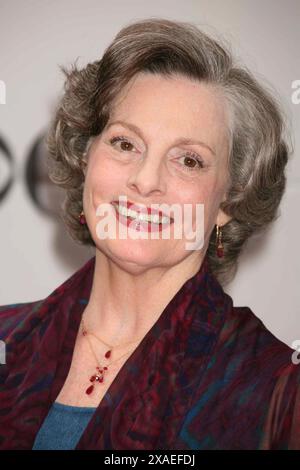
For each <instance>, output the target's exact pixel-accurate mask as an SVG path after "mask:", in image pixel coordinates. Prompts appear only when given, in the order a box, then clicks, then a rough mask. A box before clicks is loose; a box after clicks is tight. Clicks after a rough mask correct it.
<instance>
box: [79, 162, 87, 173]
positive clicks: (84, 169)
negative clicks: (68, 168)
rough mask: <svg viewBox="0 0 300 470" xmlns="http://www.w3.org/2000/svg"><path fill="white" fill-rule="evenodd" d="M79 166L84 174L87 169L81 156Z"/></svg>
mask: <svg viewBox="0 0 300 470" xmlns="http://www.w3.org/2000/svg"><path fill="white" fill-rule="evenodd" d="M80 168H81V169H82V172H83V174H84V176H85V175H86V170H87V161H86V160H85V159H84V158H82V160H81V161H80Z"/></svg>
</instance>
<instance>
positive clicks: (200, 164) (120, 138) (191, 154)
mask: <svg viewBox="0 0 300 470" xmlns="http://www.w3.org/2000/svg"><path fill="white" fill-rule="evenodd" d="M116 142H127V143H128V144H130V145H133V144H132V143H131V142H130V141H129V140H128V139H127V138H126V137H123V136H116V137H112V138H111V139H110V140H109V143H110V144H111V145H112V146H114V144H115V143H116ZM121 151H122V152H130V150H121ZM182 156H183V157H188V158H192V159H194V160H195V161H196V163H197V168H196V167H192V168H191V167H188V166H185V165H183V166H184V167H185V169H186V170H187V171H196V170H197V169H202V168H204V163H203V161H202V159H201V158H200V157H199V155H198V154H197V153H194V152H191V151H189V150H187V151H186V152H185V154H184V155H182Z"/></svg>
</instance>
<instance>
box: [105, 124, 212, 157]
mask: <svg viewBox="0 0 300 470" xmlns="http://www.w3.org/2000/svg"><path fill="white" fill-rule="evenodd" d="M117 124H119V125H121V126H123V127H127V128H128V129H130V130H131V131H133V132H135V133H136V134H137V135H139V136H140V137H141V138H142V139H143V140H145V138H144V136H143V133H142V131H141V129H139V127H137V126H136V125H135V124H132V123H130V122H125V121H120V120H118V121H113V122H111V123H109V124H108V125H107V126H106V130H108V129H109V128H110V127H112V126H114V125H117ZM178 144H184V145H195V144H196V145H201V146H202V147H205V148H207V149H208V150H209V151H210V152H211V153H212V154H213V155H214V156H215V157H216V152H215V151H214V150H213V149H212V148H211V147H210V146H209V145H208V144H206V143H205V142H202V141H201V140H195V139H188V138H186V137H179V138H178V139H176V141H175V142H174V145H178Z"/></svg>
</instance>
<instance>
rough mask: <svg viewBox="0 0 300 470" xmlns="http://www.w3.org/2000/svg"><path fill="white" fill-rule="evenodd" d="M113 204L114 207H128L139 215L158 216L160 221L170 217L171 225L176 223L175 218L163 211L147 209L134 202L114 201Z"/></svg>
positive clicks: (143, 205)
mask: <svg viewBox="0 0 300 470" xmlns="http://www.w3.org/2000/svg"><path fill="white" fill-rule="evenodd" d="M111 204H112V205H114V206H122V207H126V208H127V209H131V210H134V211H136V212H137V213H138V214H148V215H158V216H159V218H160V219H161V218H162V217H168V218H169V219H170V223H173V222H174V219H173V217H171V216H169V215H167V214H164V213H163V212H162V211H160V210H156V209H155V208H151V207H147V206H146V205H145V204H138V203H134V202H132V201H126V202H125V201H112V202H111Z"/></svg>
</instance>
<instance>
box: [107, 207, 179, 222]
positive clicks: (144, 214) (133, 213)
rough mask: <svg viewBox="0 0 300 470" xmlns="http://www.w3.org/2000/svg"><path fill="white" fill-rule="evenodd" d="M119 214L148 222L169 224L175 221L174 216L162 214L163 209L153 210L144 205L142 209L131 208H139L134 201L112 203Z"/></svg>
mask: <svg viewBox="0 0 300 470" xmlns="http://www.w3.org/2000/svg"><path fill="white" fill-rule="evenodd" d="M111 204H112V205H113V206H114V207H115V209H116V210H117V211H118V213H119V214H121V215H123V216H125V217H128V218H129V219H131V220H138V221H141V222H144V223H148V224H151V223H152V224H157V225H168V224H171V223H173V222H174V219H173V218H172V217H168V216H166V215H164V214H162V212H161V211H159V212H158V211H156V210H155V211H152V210H151V209H150V208H147V207H142V208H141V211H138V210H134V209H131V208H130V207H134V208H137V209H138V208H139V206H138V205H136V204H133V203H129V202H128V203H127V204H119V202H118V201H112V203H111Z"/></svg>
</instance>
